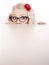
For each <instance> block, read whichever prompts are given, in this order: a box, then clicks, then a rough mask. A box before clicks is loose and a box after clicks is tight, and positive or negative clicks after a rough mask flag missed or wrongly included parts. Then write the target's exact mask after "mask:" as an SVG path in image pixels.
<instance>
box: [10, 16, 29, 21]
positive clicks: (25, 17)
mask: <svg viewBox="0 0 49 65" xmlns="http://www.w3.org/2000/svg"><path fill="white" fill-rule="evenodd" d="M13 17H16V16H9V19H10V21H11V22H17V20H18V19H19V21H20V22H25V21H26V20H27V19H28V21H27V22H29V17H28V16H21V17H16V19H17V20H16V21H13V20H12V18H13ZM22 17H25V18H26V20H25V21H21V18H22Z"/></svg>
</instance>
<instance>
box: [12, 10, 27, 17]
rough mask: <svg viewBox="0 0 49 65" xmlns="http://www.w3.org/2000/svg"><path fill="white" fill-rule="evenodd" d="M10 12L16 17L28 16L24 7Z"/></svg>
mask: <svg viewBox="0 0 49 65" xmlns="http://www.w3.org/2000/svg"><path fill="white" fill-rule="evenodd" d="M12 14H14V15H15V16H17V17H20V16H28V12H27V11H26V10H24V9H16V10H14V11H13V12H12Z"/></svg>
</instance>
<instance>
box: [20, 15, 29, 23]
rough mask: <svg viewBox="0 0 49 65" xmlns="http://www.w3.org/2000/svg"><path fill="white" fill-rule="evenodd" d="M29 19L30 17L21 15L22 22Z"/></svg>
mask: <svg viewBox="0 0 49 65" xmlns="http://www.w3.org/2000/svg"><path fill="white" fill-rule="evenodd" d="M27 19H28V17H26V16H22V17H20V22H25V21H26V20H27Z"/></svg>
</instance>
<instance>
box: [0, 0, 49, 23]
mask: <svg viewBox="0 0 49 65" xmlns="http://www.w3.org/2000/svg"><path fill="white" fill-rule="evenodd" d="M20 2H23V3H29V4H30V5H31V7H32V9H34V12H35V16H36V20H37V21H38V22H39V21H43V22H47V23H49V0H0V22H5V20H7V17H8V15H9V13H10V12H11V9H12V7H13V6H14V5H15V4H17V3H20Z"/></svg>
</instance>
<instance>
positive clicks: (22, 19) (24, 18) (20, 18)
mask: <svg viewBox="0 0 49 65" xmlns="http://www.w3.org/2000/svg"><path fill="white" fill-rule="evenodd" d="M9 18H10V20H11V22H13V23H16V24H28V23H29V17H28V14H27V11H26V10H24V9H16V10H14V11H13V13H12V15H11V16H10V17H9Z"/></svg>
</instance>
